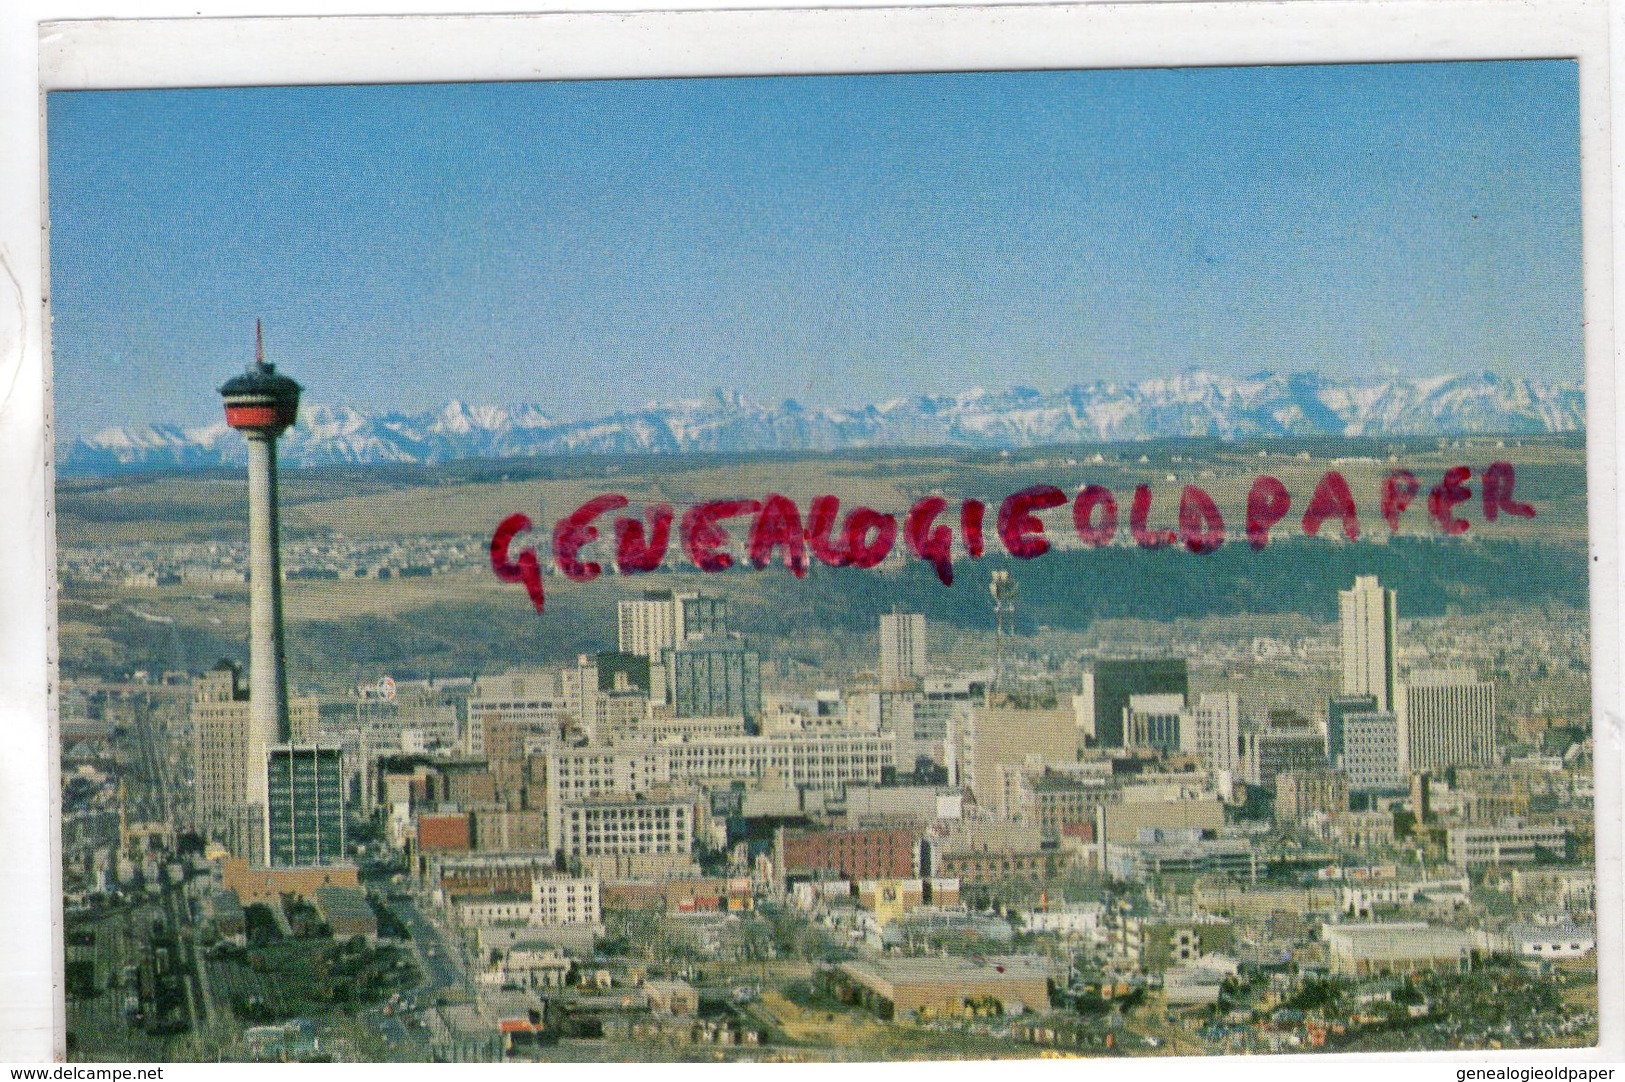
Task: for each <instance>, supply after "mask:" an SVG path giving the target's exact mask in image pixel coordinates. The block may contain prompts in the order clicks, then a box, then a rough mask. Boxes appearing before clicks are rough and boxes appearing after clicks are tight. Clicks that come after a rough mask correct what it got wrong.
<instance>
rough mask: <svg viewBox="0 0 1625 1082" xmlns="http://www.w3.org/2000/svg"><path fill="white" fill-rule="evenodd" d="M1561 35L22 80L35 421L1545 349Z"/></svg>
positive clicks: (884, 391) (69, 424)
mask: <svg viewBox="0 0 1625 1082" xmlns="http://www.w3.org/2000/svg"><path fill="white" fill-rule="evenodd" d="M1577 109H1578V107H1577V72H1576V67H1575V65H1574V64H1572V63H1571V62H1567V61H1538V62H1527V61H1526V62H1479V63H1459V64H1427V65H1397V64H1395V65H1363V66H1340V67H1315V66H1307V67H1277V68H1228V69H1226V68H1214V69H1184V70H1146V71H1106V72H1034V73H967V74H946V75H902V76H839V77H812V78H782V79H712V80H647V81H616V82H578V83H506V84H481V85H439V86H387V87H307V88H249V89H232V90H175V91H167V90H166V91H152V90H143V91H116V92H115V91H96V92H74V93H55V94H52V95H51V97H50V100H49V116H48V132H49V168H50V219H51V233H50V235H51V276H52V294H51V300H52V309H53V313H54V316H55V323H54V327H53V337H54V343H53V345H54V366H55V387H56V408H57V421H58V428H59V435H60V436H61V437H63V438H68V439H71V438H73V437H75V436H79V435H84V434H87V433H89V432H92V431H95V430H97V429H100V428H102V427H104V426H107V425H115V424H118V425H124V424H137V423H148V422H176V423H197V422H200V421H207V420H211V419H213V418H214V417H215V416H216V415H217V412H218V410H219V402H218V397H217V396H216V395H215V393H214V388H216V387H217V386H219V384H220V383H221V382H223V381H224V380H225V379H226V378H228V377H229V376H230V375H232V374H233V373H234V372H235V371H237V370H239V369H240V368H241V367H242V366H243V365H244V364H245V363H247V362H248V361H249V360H251V359H252V355H253V328H254V320H255V319H256V317H262V318H263V319H264V320H265V327H266V344H267V353H268V356H269V358H270V359H271V360H274V361H276V362H278V364H279V367H281V368H282V370H284V371H286V372H287V373H288V374H290V375H292V376H294V377H295V378H297V379H298V380H300V381H301V382H302V383H304V384H305V386H306V388H307V390H306V396H307V400H309V401H322V402H328V403H342V404H346V405H352V406H355V407H357V408H360V409H365V410H381V409H390V408H398V409H403V410H416V409H422V408H426V407H430V406H435V405H439V404H441V403H443V402H444V401H446V400H447V399H449V398H461V399H464V400H466V401H470V402H475V403H508V402H537V403H541V404H543V405H545V406H546V407H547V408H548V409H549V410H550V411H552V412H554V413H555V414H557V415H559V416H561V417H582V416H594V415H598V414H602V413H607V412H610V411H612V410H614V409H617V408H619V407H622V406H626V405H637V404H641V403H643V402H646V401H650V400H656V399H658V400H670V399H673V398H679V397H697V396H700V395H703V394H706V393H708V392H709V391H711V390H712V389H714V388H719V387H721V388H737V389H739V390H742V391H744V392H746V393H747V394H749V395H752V396H754V397H757V398H761V399H765V400H769V401H776V400H778V399H782V398H786V397H793V398H795V399H797V400H799V401H801V402H803V403H805V404H816V405H842V404H858V403H862V402H869V401H881V400H885V399H887V398H891V397H896V396H899V395H906V394H918V393H951V392H955V391H960V390H964V389H966V388H969V387H972V386H986V387H991V388H1002V387H1006V386H1009V385H1011V384H1015V383H1023V384H1029V385H1034V386H1040V387H1053V386H1062V385H1065V384H1069V383H1073V382H1080V381H1086V380H1090V379H1097V378H1098V379H1124V378H1131V379H1132V378H1140V377H1143V376H1147V375H1152V374H1157V373H1166V372H1174V371H1180V370H1184V369H1188V368H1204V369H1207V370H1209V371H1213V372H1219V373H1229V374H1235V375H1240V374H1245V373H1248V372H1253V371H1257V370H1259V369H1266V368H1267V369H1273V370H1279V371H1286V370H1309V371H1320V372H1325V373H1328V374H1335V375H1344V376H1350V377H1354V378H1366V377H1370V376H1375V375H1380V374H1383V373H1387V372H1395V373H1401V374H1408V375H1409V374H1415V375H1425V374H1432V373H1439V372H1455V371H1476V370H1481V369H1488V370H1491V371H1495V372H1498V373H1500V374H1503V375H1532V376H1537V377H1540V378H1546V379H1579V378H1580V377H1581V376H1582V374H1583V367H1584V365H1583V359H1582V352H1581V344H1580V325H1581V318H1582V317H1581V305H1580V209H1579V198H1580V196H1579V141H1578V140H1579V136H1578V111H1577Z"/></svg>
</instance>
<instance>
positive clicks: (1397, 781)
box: [1332, 710, 1405, 793]
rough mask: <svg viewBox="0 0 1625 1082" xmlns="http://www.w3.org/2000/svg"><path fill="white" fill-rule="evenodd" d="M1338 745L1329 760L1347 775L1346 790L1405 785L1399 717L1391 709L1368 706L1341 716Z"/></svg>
mask: <svg viewBox="0 0 1625 1082" xmlns="http://www.w3.org/2000/svg"><path fill="white" fill-rule="evenodd" d="M1341 722H1342V736H1341V747H1340V749H1339V751H1338V753H1337V756H1336V757H1335V758H1334V759H1333V760H1332V761H1333V762H1334V763H1335V764H1336V765H1337V767H1338V768H1339V769H1340V770H1342V771H1343V774H1344V775H1345V776H1346V777H1347V778H1348V782H1349V791H1350V792H1356V793H1382V792H1396V791H1399V790H1402V789H1404V787H1405V747H1404V745H1403V744H1402V743H1401V742H1400V739H1399V718H1398V717H1396V716H1395V715H1394V713H1393V711H1391V710H1367V711H1361V712H1357V713H1348V714H1344V715H1343V716H1342V718H1341Z"/></svg>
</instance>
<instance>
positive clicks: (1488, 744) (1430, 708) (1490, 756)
mask: <svg viewBox="0 0 1625 1082" xmlns="http://www.w3.org/2000/svg"><path fill="white" fill-rule="evenodd" d="M1398 698H1399V705H1398V709H1397V710H1396V711H1395V713H1396V714H1397V715H1398V718H1399V734H1400V740H1401V742H1402V751H1401V754H1402V755H1403V757H1404V763H1405V766H1406V769H1407V770H1410V771H1418V770H1442V769H1444V768H1446V767H1452V766H1487V765H1490V764H1492V763H1494V762H1496V758H1497V749H1496V741H1495V685H1494V684H1489V683H1485V682H1482V681H1480V680H1479V679H1478V678H1477V676H1475V675H1474V674H1473V673H1472V672H1471V671H1470V670H1467V669H1445V670H1436V671H1429V672H1419V673H1414V674H1412V675H1411V677H1410V679H1408V680H1407V681H1406V682H1405V683H1404V684H1402V685H1400V688H1399V696H1398ZM1345 739H1346V738H1345Z"/></svg>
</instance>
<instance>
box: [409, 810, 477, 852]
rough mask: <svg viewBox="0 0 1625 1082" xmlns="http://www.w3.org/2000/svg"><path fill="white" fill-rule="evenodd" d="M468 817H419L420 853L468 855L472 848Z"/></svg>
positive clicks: (464, 815)
mask: <svg viewBox="0 0 1625 1082" xmlns="http://www.w3.org/2000/svg"><path fill="white" fill-rule="evenodd" d="M469 835H470V831H469V822H468V816H467V815H466V814H463V815H420V816H418V852H420V853H466V852H468V850H469V848H470V843H471V841H472V839H471V838H470V836H469Z"/></svg>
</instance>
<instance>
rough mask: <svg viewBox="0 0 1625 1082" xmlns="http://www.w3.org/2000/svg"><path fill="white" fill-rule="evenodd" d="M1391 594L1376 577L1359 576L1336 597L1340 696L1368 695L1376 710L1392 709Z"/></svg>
mask: <svg viewBox="0 0 1625 1082" xmlns="http://www.w3.org/2000/svg"><path fill="white" fill-rule="evenodd" d="M1397 611H1398V610H1397V606H1396V604H1395V598H1394V591H1392V590H1384V589H1383V588H1382V585H1381V584H1380V583H1378V582H1377V577H1376V576H1375V575H1358V576H1356V577H1355V579H1354V587H1353V589H1350V590H1340V591H1338V594H1337V612H1338V623H1339V625H1340V627H1341V629H1342V644H1341V645H1342V655H1343V694H1344V695H1369V696H1371V697H1372V698H1374V699H1376V700H1377V709H1378V710H1392V709H1393V708H1394V697H1395V690H1394V689H1395V683H1396V673H1397V669H1396V665H1397V657H1398V649H1397V639H1398V629H1399V621H1398V617H1397Z"/></svg>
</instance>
